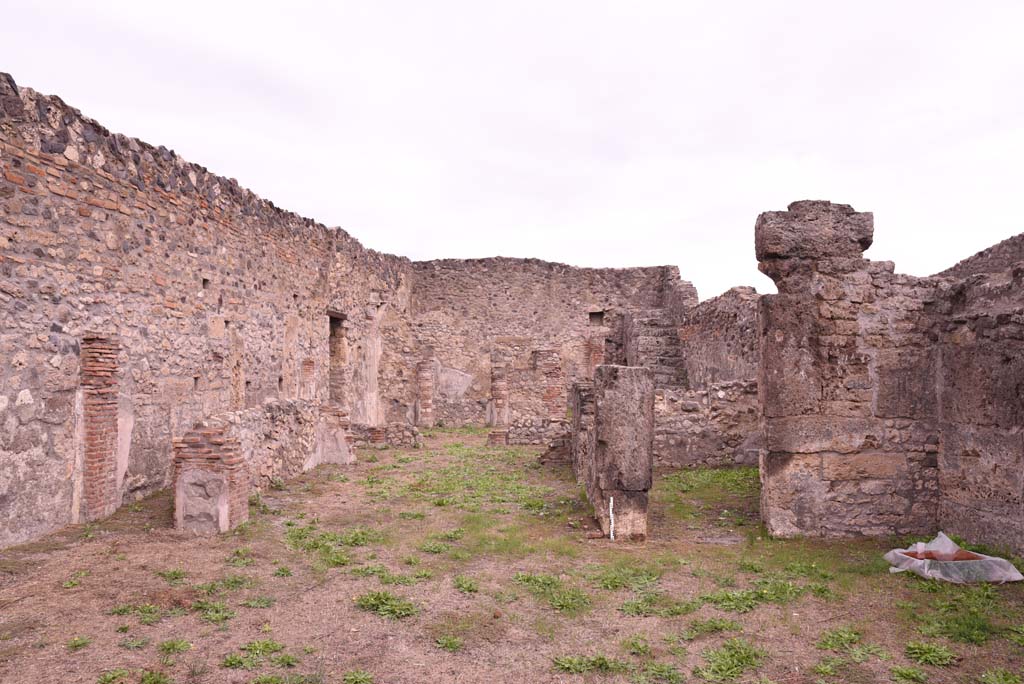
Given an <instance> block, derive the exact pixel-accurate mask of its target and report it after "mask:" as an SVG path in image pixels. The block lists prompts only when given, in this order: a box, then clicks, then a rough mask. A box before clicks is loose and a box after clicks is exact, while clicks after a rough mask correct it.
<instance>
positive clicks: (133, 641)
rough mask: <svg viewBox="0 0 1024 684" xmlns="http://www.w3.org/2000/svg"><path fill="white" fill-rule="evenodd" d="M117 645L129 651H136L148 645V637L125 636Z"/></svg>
mask: <svg viewBox="0 0 1024 684" xmlns="http://www.w3.org/2000/svg"><path fill="white" fill-rule="evenodd" d="M118 646H120V647H121V648H123V649H126V650H129V651H138V650H139V649H142V648H146V646H149V639H146V638H143V637H134V638H125V639H122V640H121V641H120V643H118Z"/></svg>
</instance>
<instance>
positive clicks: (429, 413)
mask: <svg viewBox="0 0 1024 684" xmlns="http://www.w3.org/2000/svg"><path fill="white" fill-rule="evenodd" d="M416 425H419V426H421V427H433V425H434V362H433V361H432V360H429V359H428V360H425V361H420V362H419V363H417V364H416Z"/></svg>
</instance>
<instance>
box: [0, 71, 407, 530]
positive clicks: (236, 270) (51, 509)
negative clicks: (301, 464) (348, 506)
mask: <svg viewBox="0 0 1024 684" xmlns="http://www.w3.org/2000/svg"><path fill="white" fill-rule="evenodd" d="M408 269H409V262H408V261H407V260H405V259H402V258H399V257H393V256H388V255H382V254H378V253H376V252H373V251H371V250H367V249H364V248H363V247H362V246H361V245H360V244H359V243H358V242H357V241H355V240H354V239H352V238H351V237H350V236H348V235H347V234H346V233H344V232H343V231H340V230H336V229H329V228H326V227H324V226H322V225H319V224H316V223H314V222H312V221H309V220H307V219H303V218H301V217H299V216H296V215H294V214H290V213H287V212H284V211H281V210H279V209H277V208H276V207H274V206H273V205H272V204H271V203H269V202H267V201H265V200H261V199H259V198H257V197H256V196H254V195H253V194H252V193H251V192H249V191H247V190H244V189H242V188H240V187H239V186H238V185H237V184H236V183H235V182H234V181H230V180H227V179H225V178H221V177H218V176H215V175H213V174H211V173H209V172H208V171H207V170H206V169H204V168H202V167H200V166H197V165H195V164H189V163H187V162H185V161H184V160H182V159H181V158H180V157H178V156H177V155H176V154H174V152H172V151H170V150H168V149H166V148H162V147H152V146H150V145H147V144H145V143H142V142H140V141H138V140H135V139H132V138H127V137H125V136H122V135H116V134H111V133H110V132H109V131H107V130H106V129H104V128H103V127H102V126H100V125H99V124H97V123H96V122H94V121H92V120H90V119H87V118H85V117H83V116H82V115H81V114H80V113H79V112H78V111H77V110H74V109H72V108H71V107H69V106H67V105H65V104H64V103H63V102H62V101H61V100H60V99H59V98H56V97H46V96H42V95H39V94H38V93H35V92H34V91H31V90H28V89H21V90H18V89H17V88H16V87H15V86H14V83H13V80H11V79H10V77H8V76H6V75H0V546H4V545H8V544H11V543H16V542H18V541H22V540H27V539H32V538H34V537H37V536H39V535H40V534H42V533H44V532H46V531H49V530H52V529H55V528H57V527H60V526H62V525H65V524H67V523H71V522H77V521H84V520H88V519H93V518H95V517H97V516H102V515H105V514H108V513H109V512H111V511H112V510H114V509H115V508H117V506H119V505H120V504H121V503H122V502H123V501H125V500H131V499H133V498H135V497H139V496H142V495H145V494H147V493H149V492H151V491H154V490H156V489H159V488H162V487H165V486H167V485H168V484H169V482H170V478H171V445H172V441H173V440H174V439H177V438H179V437H181V436H183V435H184V434H185V433H186V432H187V431H188V430H189V429H191V428H192V426H193V424H194V423H196V422H197V421H198V420H199V419H201V418H203V417H204V416H208V415H211V414H215V413H219V412H224V411H235V410H244V409H246V408H249V407H255V406H258V405H260V404H261V403H262V402H263V401H264V400H265V399H299V398H302V399H307V400H311V401H326V400H327V399H328V395H329V389H328V386H329V383H328V378H329V376H330V373H331V367H332V355H331V349H330V348H329V336H330V334H331V330H332V325H331V320H332V319H331V318H329V315H328V312H333V313H334V315H335V319H334V320H337V321H338V323H337V325H336V326H335V327H336V328H337V330H339V331H340V333H339V334H341V335H342V336H343V339H342V340H341V342H342V343H341V344H338V345H335V346H336V347H338V348H343V353H336V354H335V360H336V362H337V373H336V375H337V383H336V384H337V385H338V387H340V388H341V389H340V396H339V397H338V403H339V404H340V405H341V406H343V408H344V409H345V410H346V411H348V412H350V414H351V417H352V419H353V420H355V421H358V422H362V423H369V424H373V423H379V422H384V420H385V419H386V417H387V414H388V409H387V407H388V406H391V405H393V404H395V403H398V404H403V405H411V401H412V400H411V392H410V391H409V390H408V387H407V385H406V384H404V383H403V382H400V381H399V378H400V376H402V375H407V374H406V373H405V369H404V368H394V367H393V366H392V365H389V364H393V363H395V360H396V359H397V357H396V356H394V355H392V356H389V355H388V352H386V351H384V347H385V341H386V340H395V339H402V340H404V339H406V338H407V336H408V322H407V318H406V310H407V307H408V298H409V290H408ZM104 341H107V342H104ZM108 342H109V344H108ZM403 344H404V343H403ZM101 345H107V346H104V347H103V360H102V362H103V369H102V370H103V373H104V376H103V380H102V382H100V383H98V381H97V371H96V367H95V366H94V365H93V361H92V359H95V358H98V357H97V354H98V353H99V350H100V346H101ZM399 348H401V347H400V346H399ZM398 360H400V359H398ZM401 379H403V380H404V378H401ZM384 394H390V395H391V396H392V397H393V398H394V401H390V400H388V399H384V398H382V396H383V395H384Z"/></svg>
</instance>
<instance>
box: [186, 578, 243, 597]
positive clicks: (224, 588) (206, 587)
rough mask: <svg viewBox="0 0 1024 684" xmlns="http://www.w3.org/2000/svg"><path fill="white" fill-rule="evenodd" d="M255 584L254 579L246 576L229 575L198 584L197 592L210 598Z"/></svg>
mask: <svg viewBox="0 0 1024 684" xmlns="http://www.w3.org/2000/svg"><path fill="white" fill-rule="evenodd" d="M253 583H254V582H253V579H252V578H251V577H246V576H245V575H228V576H227V577H224V578H222V579H219V580H214V581H212V582H205V583H203V584H197V585H196V586H195V588H196V591H200V592H202V593H204V594H206V595H208V596H214V595H216V594H223V593H226V592H229V591H237V590H238V589H242V588H244V587H247V586H249V585H251V584H253Z"/></svg>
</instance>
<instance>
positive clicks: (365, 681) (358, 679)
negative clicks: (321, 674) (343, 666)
mask: <svg viewBox="0 0 1024 684" xmlns="http://www.w3.org/2000/svg"><path fill="white" fill-rule="evenodd" d="M341 682H342V684H373V675H372V674H370V673H369V672H366V671H365V670H350V671H349V672H346V673H345V674H343V675H342V676H341Z"/></svg>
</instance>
